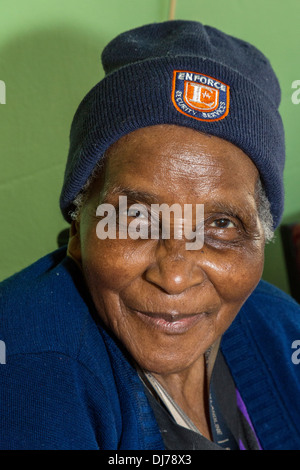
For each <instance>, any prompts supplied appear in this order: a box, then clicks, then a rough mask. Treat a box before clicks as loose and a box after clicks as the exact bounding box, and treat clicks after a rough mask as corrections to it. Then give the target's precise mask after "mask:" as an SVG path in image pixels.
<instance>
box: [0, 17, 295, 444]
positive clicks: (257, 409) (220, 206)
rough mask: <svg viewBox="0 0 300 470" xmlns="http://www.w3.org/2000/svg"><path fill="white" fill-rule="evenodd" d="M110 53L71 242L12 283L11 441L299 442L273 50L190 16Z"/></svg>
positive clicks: (116, 45) (88, 132) (7, 417)
mask: <svg viewBox="0 0 300 470" xmlns="http://www.w3.org/2000/svg"><path fill="white" fill-rule="evenodd" d="M102 59H103V66H104V69H105V71H106V77H105V78H104V79H103V80H102V81H101V82H100V83H98V84H97V85H96V86H95V87H94V88H93V89H92V90H91V91H90V92H89V94H88V95H87V96H86V97H85V98H84V100H83V101H82V103H81V104H80V106H79V108H78V110H77V112H76V114H75V117H74V121H73V124H72V129H71V136H70V152H69V158H68V162H67V167H66V172H65V180H64V186H63V190H62V193H61V200H60V202H61V210H62V213H63V214H64V217H65V218H66V220H68V221H69V222H70V223H71V229H70V239H69V243H68V247H67V249H66V248H65V247H64V248H61V249H59V250H57V251H56V252H54V253H52V254H50V255H48V256H46V257H45V258H43V259H41V260H39V261H38V262H36V263H35V264H34V265H32V266H31V267H29V268H27V269H26V270H24V271H22V272H21V273H19V274H16V275H15V276H13V277H12V278H10V279H8V280H6V281H5V282H4V283H2V286H1V325H0V326H1V331H0V338H1V340H3V341H5V345H6V351H7V363H6V364H5V365H2V367H1V378H0V389H1V397H2V398H1V402H0V408H1V414H0V416H1V418H0V420H1V423H0V428H1V437H0V448H1V449H111V450H113V449H118V450H122V449H130V450H133V449H142V450H145V449H148V450H158V449H161V450H163V449H170V450H189V449H208V450H213V449H216V450H218V449H220V450H221V449H230V450H239V449H249V450H256V449H299V448H300V431H299V421H300V404H299V398H298V396H299V382H300V381H299V371H298V370H297V366H296V365H295V364H293V362H292V361H291V354H292V350H291V344H292V342H293V341H294V340H295V339H298V338H299V336H300V327H299V325H300V309H299V306H298V304H296V303H295V302H294V301H293V300H292V299H291V298H290V297H288V296H287V295H286V294H284V293H282V292H280V291H279V290H278V289H276V288H275V287H272V286H271V285H269V284H267V283H266V282H263V281H260V278H261V274H262V269H263V260H264V246H265V243H266V242H267V241H269V240H270V239H271V238H272V236H273V231H274V229H275V228H276V227H277V226H278V224H279V222H280V219H281V215H282V211H283V187H282V181H283V176H282V173H283V166H284V136H283V128H282V122H281V118H280V116H279V114H278V106H279V102H280V88H279V85H278V81H277V79H276V76H275V75H274V72H273V70H272V68H271V66H270V64H269V62H268V60H267V59H266V58H265V57H264V56H263V55H262V54H261V53H260V52H259V51H258V50H257V49H255V48H254V47H253V46H251V45H250V44H248V43H246V42H244V41H241V40H238V39H236V38H233V37H230V36H228V35H226V34H224V33H222V32H220V31H218V30H216V29H214V28H210V27H205V26H203V25H202V24H200V23H197V22H191V21H174V22H166V23H162V24H151V25H147V26H144V27H141V28H137V29H135V30H133V31H129V32H126V33H124V34H121V35H120V36H118V37H117V38H116V39H114V40H113V41H112V42H111V43H110V44H108V46H107V47H106V48H105V50H104V52H103V56H102ZM187 207H189V208H191V209H192V210H190V211H189V212H188V213H186V212H185V211H184V209H186V208H187ZM174 208H177V209H178V208H179V209H182V212H181V214H180V213H178V212H177V213H176V214H175V210H174ZM198 209H199V210H198ZM197 210H198V212H197ZM201 210H202V211H201ZM166 213H167V215H168V216H169V218H168V217H165V215H166ZM178 214H179V215H178ZM199 214H200V215H199ZM198 216H199V217H198ZM166 220H167V225H168V224H169V231H168V230H166ZM163 223H164V224H165V226H164V227H163ZM182 225H183V226H184V229H185V230H184V234H183V233H182V230H179V229H182ZM153 226H156V231H155V230H154V231H152V227H153ZM167 228H168V227H167ZM178 231H179V234H181V236H178ZM199 233H201V234H202V238H201V237H200V238H199V239H197V236H198V234H199ZM193 238H196V239H197V246H192V245H193V242H191V240H193ZM187 241H189V244H187ZM194 243H196V242H195V241H194Z"/></svg>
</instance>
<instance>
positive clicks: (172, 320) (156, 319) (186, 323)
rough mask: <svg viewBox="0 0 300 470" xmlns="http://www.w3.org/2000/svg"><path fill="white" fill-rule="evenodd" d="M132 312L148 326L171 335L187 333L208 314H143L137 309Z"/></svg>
mask: <svg viewBox="0 0 300 470" xmlns="http://www.w3.org/2000/svg"><path fill="white" fill-rule="evenodd" d="M132 310H133V312H134V313H135V314H136V315H137V316H138V318H140V319H141V320H142V321H143V322H144V323H146V324H147V325H148V326H150V327H152V328H155V329H158V330H161V331H163V332H165V333H169V334H180V333H185V332H186V331H188V330H189V329H190V328H192V327H193V326H195V325H196V324H197V323H198V322H199V321H200V320H201V319H202V318H203V317H205V316H206V312H203V313H190V314H179V313H174V314H169V313H153V312H141V311H138V310H136V309H132Z"/></svg>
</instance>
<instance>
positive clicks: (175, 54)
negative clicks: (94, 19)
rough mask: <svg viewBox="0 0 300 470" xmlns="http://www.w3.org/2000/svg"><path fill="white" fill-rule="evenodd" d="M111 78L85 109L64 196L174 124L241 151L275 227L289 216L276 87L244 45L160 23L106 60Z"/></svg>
mask: <svg viewBox="0 0 300 470" xmlns="http://www.w3.org/2000/svg"><path fill="white" fill-rule="evenodd" d="M102 63H103V67H104V70H105V72H106V76H105V78H104V79H103V80H102V81H100V82H99V83H98V84H97V85H96V86H94V88H92V90H91V91H90V92H89V93H88V94H87V95H86V97H85V98H84V99H83V101H82V102H81V103H80V105H79V107H78V109H77V111H76V113H75V116H74V119H73V123H72V127H71V133H70V150H69V156H68V161H67V166H66V171H65V178H64V184H63V188H62V193H61V197H60V207H61V210H62V213H63V215H64V217H65V219H66V220H67V221H70V211H72V209H73V204H72V203H73V200H74V199H75V197H76V196H77V194H78V193H79V192H80V190H81V189H82V187H83V186H84V184H85V183H86V181H87V179H88V177H89V176H90V174H91V173H92V171H93V169H94V167H95V165H96V163H97V161H98V160H99V159H101V157H102V156H103V154H104V152H105V151H106V150H107V149H108V147H110V146H111V145H112V144H113V143H114V142H116V141H117V140H118V139H120V137H122V136H123V135H125V134H128V133H130V132H132V131H134V130H136V129H139V128H141V127H146V126H152V125H156V124H177V125H179V126H186V127H190V128H192V129H196V130H199V131H202V132H205V133H208V134H211V135H214V136H217V137H220V138H223V139H226V140H228V141H229V142H231V143H233V144H235V145H236V146H238V147H239V148H241V149H242V150H243V151H244V152H245V153H246V154H247V155H248V156H249V157H250V158H251V160H252V161H253V163H254V164H255V165H256V167H257V169H258V171H259V173H260V176H261V179H262V182H263V185H264V187H265V190H266V194H267V197H268V199H269V201H270V204H271V212H272V215H273V219H274V228H276V227H277V226H278V224H279V222H280V218H281V215H282V212H283V201H284V190H283V168H284V160H285V147H284V130H283V125H282V121H281V118H280V115H279V113H278V107H279V103H280V97H281V93H280V87H279V83H278V80H277V78H276V76H275V74H274V71H273V69H272V67H271V65H270V63H269V61H268V59H267V58H266V57H265V56H264V55H263V54H262V53H261V52H260V51H258V50H257V49H256V48H255V47H253V46H252V45H250V44H248V43H247V42H245V41H241V40H239V39H236V38H234V37H232V36H228V35H227V34H225V33H222V32H221V31H219V30H217V29H215V28H212V27H209V26H203V25H202V24H201V23H198V22H195V21H167V22H164V23H154V24H149V25H146V26H142V27H140V28H136V29H133V30H131V31H128V32H125V33H123V34H120V35H119V36H117V37H116V38H115V39H113V40H112V41H111V42H110V43H109V44H108V45H107V46H106V48H105V49H104V51H103V53H102Z"/></svg>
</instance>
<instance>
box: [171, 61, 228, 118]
mask: <svg viewBox="0 0 300 470" xmlns="http://www.w3.org/2000/svg"><path fill="white" fill-rule="evenodd" d="M229 89H230V87H229V85H227V84H225V83H224V82H221V81H220V80H217V79H215V78H213V77H210V76H208V75H203V74H201V73H197V72H188V71H185V70H175V71H174V75H173V87H172V101H173V104H174V106H175V108H176V109H177V110H178V111H179V112H180V113H182V114H185V115H186V116H190V117H192V118H194V119H198V120H200V121H219V120H220V119H224V118H225V117H226V116H227V114H228V113H229Z"/></svg>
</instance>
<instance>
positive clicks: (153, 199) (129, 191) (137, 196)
mask: <svg viewBox="0 0 300 470" xmlns="http://www.w3.org/2000/svg"><path fill="white" fill-rule="evenodd" d="M114 195H118V196H127V198H128V199H129V200H131V201H139V202H144V203H145V204H149V205H150V204H153V203H159V198H158V196H157V195H156V194H154V193H150V192H148V191H141V190H138V189H134V188H129V187H127V186H113V187H112V188H107V190H106V191H105V193H104V194H102V198H101V199H102V202H108V198H109V197H111V196H114Z"/></svg>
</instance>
